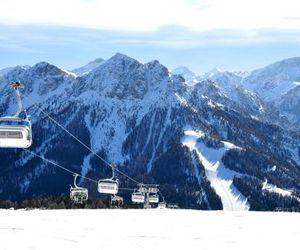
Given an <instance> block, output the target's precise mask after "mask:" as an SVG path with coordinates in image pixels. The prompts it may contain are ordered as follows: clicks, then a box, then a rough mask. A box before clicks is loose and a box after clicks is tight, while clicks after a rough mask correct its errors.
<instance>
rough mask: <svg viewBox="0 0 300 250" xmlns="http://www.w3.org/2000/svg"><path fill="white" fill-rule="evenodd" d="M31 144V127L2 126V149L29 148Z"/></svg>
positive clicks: (0, 133) (0, 130) (0, 134)
mask: <svg viewBox="0 0 300 250" xmlns="http://www.w3.org/2000/svg"><path fill="white" fill-rule="evenodd" d="M31 144H32V136H31V126H25V125H0V148H29V147H30V146H31Z"/></svg>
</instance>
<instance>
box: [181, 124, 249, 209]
mask: <svg viewBox="0 0 300 250" xmlns="http://www.w3.org/2000/svg"><path fill="white" fill-rule="evenodd" d="M184 133H185V136H184V137H183V138H182V143H183V145H185V146H188V147H189V148H190V150H196V152H197V154H198V156H199V159H200V161H201V163H202V164H203V166H204V168H205V171H206V176H207V178H208V180H209V181H210V182H211V185H212V187H213V188H214V189H215V190H216V192H217V194H218V195H219V196H220V197H221V200H222V204H223V208H224V210H230V211H237V210H249V205H248V204H247V200H246V198H245V197H244V196H243V195H242V194H241V193H240V192H239V191H238V190H237V189H236V188H235V187H234V186H233V185H232V181H233V177H234V176H235V175H239V174H238V173H236V172H234V171H232V170H230V169H228V168H226V167H225V166H224V165H223V163H222V160H221V159H222V156H223V155H224V153H225V151H226V150H228V149H232V148H238V147H236V146H234V145H233V144H231V143H228V142H223V144H224V147H223V148H219V149H214V148H209V147H207V146H206V145H205V144H204V143H203V142H198V139H201V138H203V137H204V133H202V132H197V131H192V130H186V131H185V132H184Z"/></svg>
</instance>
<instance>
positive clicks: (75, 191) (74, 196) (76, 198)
mask: <svg viewBox="0 0 300 250" xmlns="http://www.w3.org/2000/svg"><path fill="white" fill-rule="evenodd" d="M77 177H78V175H77V174H75V175H74V187H72V186H71V187H70V199H71V200H72V201H73V202H74V203H79V204H82V203H83V202H85V201H87V200H88V189H87V188H83V187H78V186H77V185H76V179H77Z"/></svg>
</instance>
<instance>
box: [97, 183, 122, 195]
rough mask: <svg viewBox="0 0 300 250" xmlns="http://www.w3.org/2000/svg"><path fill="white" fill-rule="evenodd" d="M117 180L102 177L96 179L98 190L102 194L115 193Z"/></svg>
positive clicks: (117, 184) (116, 191)
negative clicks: (101, 178)
mask: <svg viewBox="0 0 300 250" xmlns="http://www.w3.org/2000/svg"><path fill="white" fill-rule="evenodd" d="M118 189H119V181H118V180H112V179H103V180H99V181H98V192H99V193H103V194H117V193H118Z"/></svg>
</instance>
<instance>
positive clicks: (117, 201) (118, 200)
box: [110, 195, 123, 208]
mask: <svg viewBox="0 0 300 250" xmlns="http://www.w3.org/2000/svg"><path fill="white" fill-rule="evenodd" d="M110 205H111V207H114V208H119V207H122V205H123V198H122V197H121V196H118V195H112V196H111V201H110Z"/></svg>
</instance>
